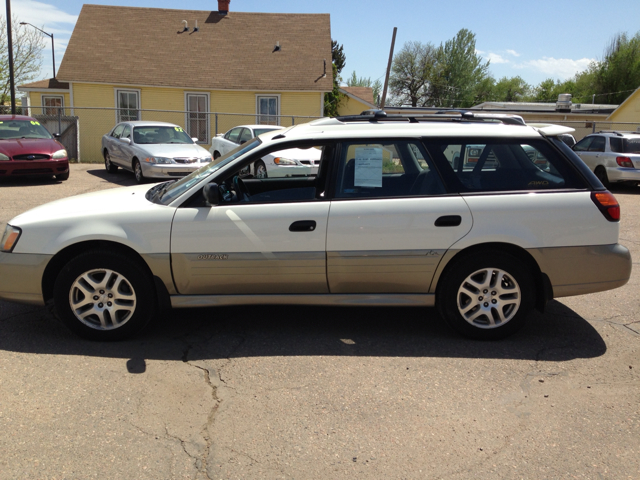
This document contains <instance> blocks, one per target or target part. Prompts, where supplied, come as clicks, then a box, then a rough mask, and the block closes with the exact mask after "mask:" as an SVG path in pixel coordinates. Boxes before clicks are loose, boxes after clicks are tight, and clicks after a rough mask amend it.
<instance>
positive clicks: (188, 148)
mask: <svg viewBox="0 0 640 480" xmlns="http://www.w3.org/2000/svg"><path fill="white" fill-rule="evenodd" d="M136 146H137V147H138V148H140V149H142V150H144V151H145V152H147V153H148V154H149V155H150V156H153V157H169V158H174V157H210V156H211V154H210V153H209V152H208V151H207V150H205V149H204V148H202V147H201V146H199V145H195V144H193V143H192V144H188V143H158V144H150V145H145V144H136Z"/></svg>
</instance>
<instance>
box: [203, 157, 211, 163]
mask: <svg viewBox="0 0 640 480" xmlns="http://www.w3.org/2000/svg"><path fill="white" fill-rule="evenodd" d="M210 161H211V157H202V158H201V159H200V163H209V162H210Z"/></svg>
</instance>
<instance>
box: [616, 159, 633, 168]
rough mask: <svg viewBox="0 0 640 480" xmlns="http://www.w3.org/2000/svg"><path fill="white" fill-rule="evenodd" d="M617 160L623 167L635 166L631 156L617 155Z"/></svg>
mask: <svg viewBox="0 0 640 480" xmlns="http://www.w3.org/2000/svg"><path fill="white" fill-rule="evenodd" d="M616 162H617V164H618V165H620V166H621V167H626V168H633V162H632V161H631V159H630V158H629V157H616Z"/></svg>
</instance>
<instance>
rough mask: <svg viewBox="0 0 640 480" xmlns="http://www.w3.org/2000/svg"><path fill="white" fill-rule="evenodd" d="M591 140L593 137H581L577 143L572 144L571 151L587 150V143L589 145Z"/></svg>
mask: <svg viewBox="0 0 640 480" xmlns="http://www.w3.org/2000/svg"><path fill="white" fill-rule="evenodd" d="M592 141H593V137H586V138H583V139H582V140H580V141H579V142H578V143H576V144H575V145H574V146H573V151H574V152H586V151H587V150H589V145H591V142H592Z"/></svg>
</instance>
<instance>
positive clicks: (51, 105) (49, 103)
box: [42, 95, 64, 115]
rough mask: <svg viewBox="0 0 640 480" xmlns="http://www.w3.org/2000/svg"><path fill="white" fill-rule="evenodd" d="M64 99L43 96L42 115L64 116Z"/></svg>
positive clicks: (59, 96) (56, 96) (60, 96)
mask: <svg viewBox="0 0 640 480" xmlns="http://www.w3.org/2000/svg"><path fill="white" fill-rule="evenodd" d="M63 107H64V97H63V96H62V95H43V96H42V114H43V115H58V112H60V114H61V115H64V108H63Z"/></svg>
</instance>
